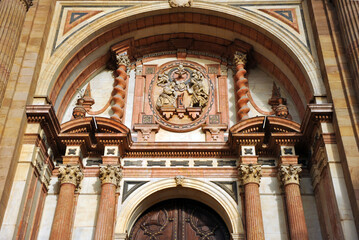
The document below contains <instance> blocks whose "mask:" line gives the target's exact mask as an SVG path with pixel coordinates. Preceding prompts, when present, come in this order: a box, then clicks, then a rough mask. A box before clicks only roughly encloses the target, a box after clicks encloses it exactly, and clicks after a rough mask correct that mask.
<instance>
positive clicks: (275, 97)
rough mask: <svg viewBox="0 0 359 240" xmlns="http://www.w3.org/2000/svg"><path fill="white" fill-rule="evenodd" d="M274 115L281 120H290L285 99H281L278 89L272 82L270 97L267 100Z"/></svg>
mask: <svg viewBox="0 0 359 240" xmlns="http://www.w3.org/2000/svg"><path fill="white" fill-rule="evenodd" d="M268 104H269V105H271V106H272V110H273V111H274V113H275V115H276V116H278V117H282V118H288V119H292V116H291V115H290V114H289V110H288V107H287V99H285V98H282V96H281V94H280V88H279V87H277V85H276V84H275V83H274V82H273V89H272V97H271V98H270V99H269V100H268Z"/></svg>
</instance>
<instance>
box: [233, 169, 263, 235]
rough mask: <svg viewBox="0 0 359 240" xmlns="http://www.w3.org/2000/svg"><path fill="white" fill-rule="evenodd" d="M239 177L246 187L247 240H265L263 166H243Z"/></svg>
mask: <svg viewBox="0 0 359 240" xmlns="http://www.w3.org/2000/svg"><path fill="white" fill-rule="evenodd" d="M238 170H239V176H240V178H241V180H242V182H243V185H244V199H245V200H244V201H245V202H244V204H245V205H244V208H245V214H246V216H245V218H246V230H247V231H246V234H247V240H262V239H263V240H264V227H263V218H262V207H261V200H260V195H259V183H260V178H261V176H262V175H261V166H260V165H254V164H241V165H240V167H239V169H238Z"/></svg>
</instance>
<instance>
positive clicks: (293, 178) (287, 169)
mask: <svg viewBox="0 0 359 240" xmlns="http://www.w3.org/2000/svg"><path fill="white" fill-rule="evenodd" d="M301 171H302V168H301V166H299V165H296V166H295V165H292V164H290V165H281V166H280V168H279V177H280V179H281V181H282V183H283V184H284V186H285V185H288V184H298V185H299V173H300V172H301Z"/></svg>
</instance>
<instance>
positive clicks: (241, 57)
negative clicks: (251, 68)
mask: <svg viewBox="0 0 359 240" xmlns="http://www.w3.org/2000/svg"><path fill="white" fill-rule="evenodd" d="M233 62H234V64H236V65H240V64H243V65H245V64H246V63H247V54H244V53H241V52H236V53H235V54H234V57H233Z"/></svg>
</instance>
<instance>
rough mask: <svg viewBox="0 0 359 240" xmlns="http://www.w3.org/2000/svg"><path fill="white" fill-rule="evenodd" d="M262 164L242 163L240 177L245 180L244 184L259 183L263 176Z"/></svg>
mask: <svg viewBox="0 0 359 240" xmlns="http://www.w3.org/2000/svg"><path fill="white" fill-rule="evenodd" d="M261 172H262V167H261V165H257V164H256V165H254V164H241V165H240V166H239V168H238V173H239V177H240V179H241V180H242V181H243V185H246V184H247V183H257V184H259V183H260V181H261V177H262V173H261Z"/></svg>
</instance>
